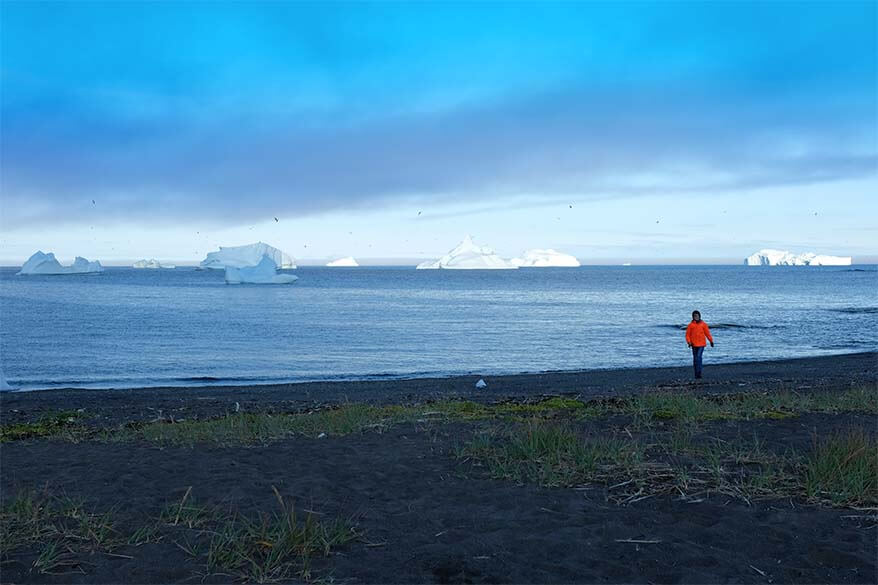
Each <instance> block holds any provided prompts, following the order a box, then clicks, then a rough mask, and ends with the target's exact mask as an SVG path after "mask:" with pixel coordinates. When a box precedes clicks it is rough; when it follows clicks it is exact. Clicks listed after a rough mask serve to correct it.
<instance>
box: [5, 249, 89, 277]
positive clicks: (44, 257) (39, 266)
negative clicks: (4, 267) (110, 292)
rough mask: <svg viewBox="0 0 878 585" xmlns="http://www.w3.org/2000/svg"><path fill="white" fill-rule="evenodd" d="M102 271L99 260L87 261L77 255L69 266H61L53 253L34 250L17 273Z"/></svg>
mask: <svg viewBox="0 0 878 585" xmlns="http://www.w3.org/2000/svg"><path fill="white" fill-rule="evenodd" d="M103 271H104V267H103V266H101V263H100V262H98V261H94V262H89V261H88V260H86V259H85V258H83V257H81V256H77V257H76V260H74V261H73V264H71V265H70V266H61V263H60V262H58V261H57V260H56V259H55V254H53V253H51V252H49V253H48V254H43V253H42V252H36V253H35V254H34V255H33V256H31V257H30V258H28V260H27V262H25V263H24V265H23V266H22V267H21V270H19V271H18V274H24V275H27V274H92V273H97V272H103Z"/></svg>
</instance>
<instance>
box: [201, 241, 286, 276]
mask: <svg viewBox="0 0 878 585" xmlns="http://www.w3.org/2000/svg"><path fill="white" fill-rule="evenodd" d="M263 256H268V257H269V258H271V260H272V261H273V262H274V264H275V266H277V267H278V268H281V269H286V268H290V269H291V268H295V267H296V262H295V260H293V259H292V257H291V256H290V255H289V254H287V253H286V252H283V251H281V250H278V249H277V248H274V247H272V246H269V245H268V244H264V243H262V242H256V243H255V244H247V245H246V246H220V249H219V251H218V252H210V253H208V255H207V257H206V258H205V259H204V260H202V261H201V264H199V267H200V268H210V269H213V270H223V269H225V268H227V267H228V268H245V267H248V266H256V265H258V264H259V263H260V262H261V261H262V257H263Z"/></svg>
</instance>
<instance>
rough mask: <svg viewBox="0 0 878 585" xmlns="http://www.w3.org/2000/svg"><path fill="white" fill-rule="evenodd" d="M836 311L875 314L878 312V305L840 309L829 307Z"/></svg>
mask: <svg viewBox="0 0 878 585" xmlns="http://www.w3.org/2000/svg"><path fill="white" fill-rule="evenodd" d="M829 310H830V311H833V312H835V313H847V314H849V315H873V314H875V313H878V307H842V308H840V309H829Z"/></svg>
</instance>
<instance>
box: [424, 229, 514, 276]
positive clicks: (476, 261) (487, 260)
mask: <svg viewBox="0 0 878 585" xmlns="http://www.w3.org/2000/svg"><path fill="white" fill-rule="evenodd" d="M416 268H417V269H418V270H435V269H440V268H441V269H443V270H480V269H481V270H510V269H516V268H518V266H515V265H514V264H512V263H511V262H507V261H506V260H504V259H503V258H501V257H500V256H498V255H497V254H495V253H494V250H492V249H491V248H488V247H486V246H476V245H475V243H473V239H472V237H471V236H467V237H465V238H464V239H463V241H462V242H461V243H459V244H458V245H457V247H456V248H454V249H453V250H451V251H450V252H448V253H447V254H446V255H444V256H442V257H441V258H439V259H438V260H436V261H427V262H421V263H420V264H418V265H417V267H416Z"/></svg>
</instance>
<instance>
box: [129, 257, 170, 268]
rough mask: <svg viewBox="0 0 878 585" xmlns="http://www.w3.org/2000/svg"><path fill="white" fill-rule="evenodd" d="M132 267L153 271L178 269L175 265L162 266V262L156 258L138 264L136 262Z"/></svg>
mask: <svg viewBox="0 0 878 585" xmlns="http://www.w3.org/2000/svg"><path fill="white" fill-rule="evenodd" d="M131 266H132V267H134V268H151V269H158V268H176V266H174V265H173V264H162V263H161V262H159V261H158V260H156V259H155V258H151V259H149V260H138V261H137V262H135V263H134V264H132V265H131Z"/></svg>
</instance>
